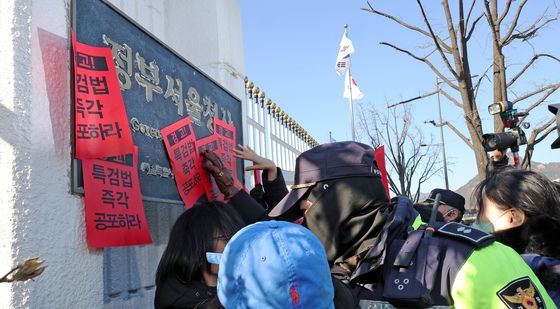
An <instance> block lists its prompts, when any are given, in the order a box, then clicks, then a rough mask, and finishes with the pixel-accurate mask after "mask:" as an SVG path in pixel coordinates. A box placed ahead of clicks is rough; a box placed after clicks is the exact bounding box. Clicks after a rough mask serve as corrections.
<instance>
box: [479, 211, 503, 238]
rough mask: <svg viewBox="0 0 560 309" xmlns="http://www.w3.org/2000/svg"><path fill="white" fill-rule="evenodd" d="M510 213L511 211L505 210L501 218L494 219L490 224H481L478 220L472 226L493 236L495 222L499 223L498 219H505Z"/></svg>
mask: <svg viewBox="0 0 560 309" xmlns="http://www.w3.org/2000/svg"><path fill="white" fill-rule="evenodd" d="M508 211H509V209H508V210H505V211H504V212H502V213H501V214H500V215H499V216H497V217H496V218H494V219H492V220H491V221H490V222H489V223H488V222H480V221H478V220H477V221H475V222H474V223H473V224H472V227H474V228H475V229H477V230H481V231H483V232H486V233H488V234H492V233H494V222H496V221H498V219H500V218H501V217H503V216H504V215H505V214H506V213H507V212H508Z"/></svg>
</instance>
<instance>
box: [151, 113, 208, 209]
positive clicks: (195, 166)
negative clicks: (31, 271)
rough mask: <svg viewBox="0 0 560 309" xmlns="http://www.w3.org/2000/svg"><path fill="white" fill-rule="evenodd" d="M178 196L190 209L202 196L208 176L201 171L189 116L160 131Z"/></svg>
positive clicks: (200, 161) (200, 162)
mask: <svg viewBox="0 0 560 309" xmlns="http://www.w3.org/2000/svg"><path fill="white" fill-rule="evenodd" d="M161 133H162V135H163V141H164V143H165V148H166V149H167V154H168V155H169V159H170V161H171V168H172V169H173V174H174V175H175V182H176V183H177V188H178V190H179V194H180V195H181V198H182V199H183V202H184V203H185V206H187V208H190V207H192V206H193V205H194V203H195V202H196V201H197V200H198V199H199V198H200V197H201V196H202V195H203V194H204V185H203V183H204V182H207V181H208V178H207V177H208V175H207V173H206V172H205V171H203V170H202V159H201V158H200V156H199V155H198V151H197V149H196V137H195V135H194V131H193V129H192V124H191V120H190V116H189V117H186V118H183V119H181V120H179V121H177V122H175V123H174V124H172V125H170V126H167V127H165V128H163V129H162V130H161Z"/></svg>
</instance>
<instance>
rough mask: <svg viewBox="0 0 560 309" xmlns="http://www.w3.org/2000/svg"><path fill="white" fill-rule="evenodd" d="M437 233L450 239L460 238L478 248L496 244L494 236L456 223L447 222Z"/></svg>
mask: <svg viewBox="0 0 560 309" xmlns="http://www.w3.org/2000/svg"><path fill="white" fill-rule="evenodd" d="M436 233H439V234H444V235H447V236H450V237H455V238H460V239H463V240H466V241H468V242H469V243H471V244H473V245H475V246H476V247H477V248H480V247H484V246H487V245H489V244H491V243H492V242H494V236H493V235H492V234H487V233H485V232H483V231H480V230H477V229H475V228H473V227H470V226H467V225H463V224H460V223H456V222H447V223H446V224H444V225H443V226H442V227H440V228H438V229H437V230H436Z"/></svg>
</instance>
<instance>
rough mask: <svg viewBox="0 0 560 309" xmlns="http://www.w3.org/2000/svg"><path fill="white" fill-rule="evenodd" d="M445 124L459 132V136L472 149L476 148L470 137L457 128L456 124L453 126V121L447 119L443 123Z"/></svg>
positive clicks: (456, 132)
mask: <svg viewBox="0 0 560 309" xmlns="http://www.w3.org/2000/svg"><path fill="white" fill-rule="evenodd" d="M443 124H444V125H446V126H448V127H449V128H450V129H451V130H452V131H453V132H455V134H457V136H459V137H460V138H461V139H462V140H463V142H465V144H467V146H469V148H470V149H472V150H474V146H473V144H472V142H471V140H470V139H468V138H467V137H466V136H465V135H463V133H461V131H459V130H457V128H456V127H455V126H453V125H452V124H451V123H449V122H447V121H445V122H444V123H443Z"/></svg>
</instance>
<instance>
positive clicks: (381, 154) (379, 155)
mask: <svg viewBox="0 0 560 309" xmlns="http://www.w3.org/2000/svg"><path fill="white" fill-rule="evenodd" d="M374 155H375V162H376V163H377V167H379V170H380V171H381V181H382V182H383V186H384V187H385V192H387V197H388V198H391V194H390V193H389V182H388V181H387V168H386V167H385V146H381V147H378V148H376V149H375V151H374Z"/></svg>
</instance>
